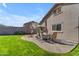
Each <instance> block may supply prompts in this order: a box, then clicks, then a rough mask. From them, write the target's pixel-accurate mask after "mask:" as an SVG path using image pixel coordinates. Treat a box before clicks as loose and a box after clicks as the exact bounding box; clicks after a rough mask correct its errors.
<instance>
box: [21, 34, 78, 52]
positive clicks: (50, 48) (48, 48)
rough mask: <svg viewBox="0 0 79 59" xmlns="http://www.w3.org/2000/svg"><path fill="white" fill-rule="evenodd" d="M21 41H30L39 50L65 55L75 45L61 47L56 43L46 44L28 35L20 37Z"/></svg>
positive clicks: (61, 45)
mask: <svg viewBox="0 0 79 59" xmlns="http://www.w3.org/2000/svg"><path fill="white" fill-rule="evenodd" d="M22 39H23V40H27V41H31V42H33V43H35V44H36V45H38V46H39V47H40V48H42V49H44V50H46V51H49V52H53V53H67V52H69V51H71V50H72V49H73V48H74V47H75V46H76V45H77V44H74V45H63V44H58V43H52V44H50V43H47V42H45V41H43V40H40V39H37V38H36V37H35V36H33V37H29V35H25V36H23V37H22Z"/></svg>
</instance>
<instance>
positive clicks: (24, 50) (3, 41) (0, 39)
mask: <svg viewBox="0 0 79 59" xmlns="http://www.w3.org/2000/svg"><path fill="white" fill-rule="evenodd" d="M21 37H22V36H20V35H16V36H0V56H63V55H64V56H67V55H68V56H72V55H73V56H77V55H79V45H78V46H77V47H76V48H75V49H74V51H72V52H69V53H65V54H60V53H50V52H47V51H45V50H43V49H41V48H40V47H38V46H37V45H36V44H34V43H32V42H29V41H25V40H22V39H21Z"/></svg>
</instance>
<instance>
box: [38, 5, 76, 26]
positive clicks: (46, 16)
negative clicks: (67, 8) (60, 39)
mask: <svg viewBox="0 0 79 59" xmlns="http://www.w3.org/2000/svg"><path fill="white" fill-rule="evenodd" d="M71 4H76V3H56V4H54V6H53V7H52V8H51V9H50V10H49V11H48V13H47V14H46V15H45V16H44V17H43V19H42V21H41V22H40V23H39V24H40V25H41V24H42V23H43V22H44V21H45V20H47V18H48V17H49V16H50V15H51V14H52V11H54V9H55V8H56V7H57V6H58V5H71Z"/></svg>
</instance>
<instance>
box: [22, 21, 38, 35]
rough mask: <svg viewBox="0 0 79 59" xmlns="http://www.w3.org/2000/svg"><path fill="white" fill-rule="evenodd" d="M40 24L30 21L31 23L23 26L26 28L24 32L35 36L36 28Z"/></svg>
mask: <svg viewBox="0 0 79 59" xmlns="http://www.w3.org/2000/svg"><path fill="white" fill-rule="evenodd" d="M37 25H38V23H37V22H34V21H30V22H27V23H25V24H24V25H23V27H24V31H25V32H26V33H27V34H35V33H36V31H37V30H36V27H37Z"/></svg>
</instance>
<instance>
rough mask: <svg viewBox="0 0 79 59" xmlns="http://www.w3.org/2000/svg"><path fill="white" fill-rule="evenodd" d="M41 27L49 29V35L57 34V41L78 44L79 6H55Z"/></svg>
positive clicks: (60, 4)
mask: <svg viewBox="0 0 79 59" xmlns="http://www.w3.org/2000/svg"><path fill="white" fill-rule="evenodd" d="M40 25H42V26H45V27H46V28H47V30H48V34H53V32H57V39H62V40H68V41H74V42H78V40H79V39H78V38H79V36H78V33H79V4H74V3H58V4H55V5H54V6H53V7H52V8H51V9H50V10H49V12H48V13H47V14H46V15H45V16H44V18H43V19H42V21H41V22H40Z"/></svg>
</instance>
